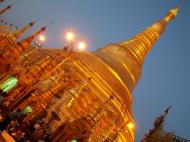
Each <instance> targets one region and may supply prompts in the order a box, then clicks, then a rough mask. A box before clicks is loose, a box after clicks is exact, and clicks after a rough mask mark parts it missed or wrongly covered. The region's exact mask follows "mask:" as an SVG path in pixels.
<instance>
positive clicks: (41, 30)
mask: <svg viewBox="0 0 190 142" xmlns="http://www.w3.org/2000/svg"><path fill="white" fill-rule="evenodd" d="M45 30H46V27H42V28H40V29H39V30H38V31H37V32H35V33H33V34H32V35H30V36H28V37H27V38H26V39H24V40H22V41H21V42H20V43H21V44H22V46H23V47H28V46H29V45H30V44H31V42H32V41H33V40H34V39H35V38H36V36H38V35H39V34H40V33H42V32H44V31H45Z"/></svg>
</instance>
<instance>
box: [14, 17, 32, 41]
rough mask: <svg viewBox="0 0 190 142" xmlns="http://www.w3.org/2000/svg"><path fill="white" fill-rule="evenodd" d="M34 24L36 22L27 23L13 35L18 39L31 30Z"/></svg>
mask: <svg viewBox="0 0 190 142" xmlns="http://www.w3.org/2000/svg"><path fill="white" fill-rule="evenodd" d="M35 22H36V20H34V21H32V22H30V23H28V24H27V25H26V26H25V27H23V28H22V29H20V30H19V31H18V32H16V33H15V37H16V38H18V37H20V36H21V35H22V34H23V33H24V32H25V31H26V30H28V29H29V28H31V27H32V26H33V25H34V24H35Z"/></svg>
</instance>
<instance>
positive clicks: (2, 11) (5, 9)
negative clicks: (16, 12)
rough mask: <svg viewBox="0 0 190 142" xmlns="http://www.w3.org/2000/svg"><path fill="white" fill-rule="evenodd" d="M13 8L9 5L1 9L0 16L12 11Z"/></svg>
mask: <svg viewBox="0 0 190 142" xmlns="http://www.w3.org/2000/svg"><path fill="white" fill-rule="evenodd" d="M11 7H12V5H7V7H5V8H3V9H1V10H0V16H1V15H2V14H4V13H5V12H7V11H8V10H10V9H11Z"/></svg>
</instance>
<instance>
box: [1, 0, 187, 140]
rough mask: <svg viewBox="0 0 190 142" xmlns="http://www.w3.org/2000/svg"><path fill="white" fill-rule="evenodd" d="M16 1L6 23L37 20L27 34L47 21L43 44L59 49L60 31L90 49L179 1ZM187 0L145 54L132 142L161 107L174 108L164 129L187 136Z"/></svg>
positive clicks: (123, 36)
mask: <svg viewBox="0 0 190 142" xmlns="http://www.w3.org/2000/svg"><path fill="white" fill-rule="evenodd" d="M15 1H16V4H15V5H14V7H13V9H12V10H11V11H9V12H8V13H6V14H5V15H3V19H4V20H6V21H7V22H8V23H9V24H11V23H13V24H14V25H15V26H18V27H22V26H24V25H25V24H27V23H28V22H30V21H32V20H35V19H38V20H37V24H36V25H35V27H33V28H32V29H31V30H29V31H28V32H27V34H29V33H31V32H33V31H35V30H37V29H38V28H40V27H41V26H45V25H47V24H48V23H49V22H51V21H54V22H53V24H51V25H50V26H48V29H47V32H45V35H46V36H47V41H46V43H44V44H43V45H44V47H51V48H52V47H53V48H61V47H63V46H64V45H65V44H66V43H67V42H66V40H65V39H64V33H65V32H66V31H68V30H72V31H74V32H75V33H76V34H77V37H76V38H77V40H79V39H82V40H86V42H87V43H88V46H89V47H88V50H90V51H93V50H95V49H97V48H99V47H102V46H104V45H105V44H107V43H115V42H119V41H124V40H128V39H129V38H131V37H133V36H134V35H135V34H137V33H138V32H140V31H142V30H143V29H144V28H146V27H147V26H149V25H150V24H152V23H154V22H155V21H157V20H159V19H160V18H162V17H163V16H164V15H165V14H166V13H167V11H168V10H169V9H170V8H173V7H175V6H176V5H177V4H178V3H179V0H7V1H6V2H4V3H1V4H0V7H1V8H2V7H3V6H6V5H7V4H10V3H13V2H15ZM189 42H190V0H185V1H184V4H183V7H182V9H181V11H180V13H179V14H178V16H177V17H176V19H175V20H173V21H172V22H171V23H170V24H169V25H168V27H167V28H166V31H165V33H164V34H163V35H162V37H161V38H160V40H159V41H158V42H157V43H156V45H155V46H154V48H153V49H152V50H151V52H150V53H149V54H148V56H147V58H146V60H145V63H144V66H143V72H142V77H141V80H140V81H139V83H138V85H137V87H136V88H135V90H134V91H133V98H134V100H133V116H134V120H135V123H136V140H135V141H136V142H138V141H139V140H140V139H141V138H142V137H143V135H144V134H145V133H147V132H148V130H149V129H150V128H152V126H153V121H154V119H155V118H156V117H157V116H159V115H160V114H161V113H162V112H163V111H164V110H165V108H167V107H168V106H169V105H172V109H171V111H170V113H169V115H168V117H167V120H166V122H165V124H166V125H165V128H166V130H169V131H172V132H176V135H179V136H181V137H185V138H188V139H190V122H189V120H190V103H189V102H190V83H189V81H190V63H189V62H190V46H189Z"/></svg>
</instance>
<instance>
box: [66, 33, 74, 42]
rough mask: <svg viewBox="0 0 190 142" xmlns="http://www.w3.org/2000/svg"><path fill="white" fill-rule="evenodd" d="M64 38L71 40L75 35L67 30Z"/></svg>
mask: <svg viewBox="0 0 190 142" xmlns="http://www.w3.org/2000/svg"><path fill="white" fill-rule="evenodd" d="M66 38H67V39H68V41H73V40H74V38H75V35H74V34H73V33H72V32H68V33H67V34H66Z"/></svg>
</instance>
